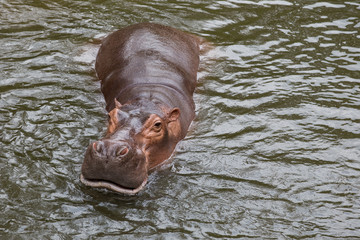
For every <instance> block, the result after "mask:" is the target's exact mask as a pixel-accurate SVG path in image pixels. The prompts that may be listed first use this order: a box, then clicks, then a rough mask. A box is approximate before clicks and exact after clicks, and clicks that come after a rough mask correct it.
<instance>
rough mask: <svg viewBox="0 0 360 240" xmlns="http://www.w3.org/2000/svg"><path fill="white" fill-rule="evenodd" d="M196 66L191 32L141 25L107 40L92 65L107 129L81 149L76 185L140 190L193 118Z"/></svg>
mask: <svg viewBox="0 0 360 240" xmlns="http://www.w3.org/2000/svg"><path fill="white" fill-rule="evenodd" d="M198 67H199V38H197V37H195V36H194V35H192V34H188V33H185V32H182V31H180V30H177V29H174V28H172V27H168V26H163V25H159V24H154V23H140V24H135V25H131V26H128V27H125V28H122V29H120V30H118V31H115V32H113V33H111V34H110V35H108V36H107V37H106V38H105V39H104V40H103V42H102V44H101V46H100V48H99V51H98V54H97V57H96V63H95V70H96V74H97V76H98V78H99V79H100V81H101V91H102V93H103V95H104V98H105V102H106V111H107V112H108V126H107V131H106V134H105V136H104V137H103V138H101V139H100V140H98V141H95V142H93V143H91V144H90V145H89V146H88V148H87V150H86V152H85V158H84V161H83V164H82V167H81V175H80V180H81V182H82V183H84V184H85V185H87V186H91V187H100V188H107V189H110V190H112V191H115V192H118V193H123V194H129V195H133V194H136V193H138V192H139V191H140V190H141V189H143V188H144V186H145V185H146V183H147V179H148V174H149V172H150V171H151V170H152V169H154V168H155V167H157V166H158V165H160V164H161V163H163V162H164V161H165V160H167V159H168V158H169V157H170V156H171V154H172V153H173V151H174V149H175V147H176V145H177V143H178V142H179V141H180V140H182V139H183V138H184V137H185V136H186V134H187V131H188V128H189V125H190V124H191V122H192V120H193V119H194V116H195V104H194V101H193V93H194V89H195V86H196V80H197V71H198Z"/></svg>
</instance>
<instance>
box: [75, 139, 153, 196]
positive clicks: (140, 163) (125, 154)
mask: <svg viewBox="0 0 360 240" xmlns="http://www.w3.org/2000/svg"><path fill="white" fill-rule="evenodd" d="M147 171H148V169H147V161H146V156H145V154H144V153H143V152H142V151H141V150H140V149H139V148H137V147H133V146H131V145H130V144H129V143H127V142H125V141H115V140H110V139H104V140H100V141H96V142H94V143H92V144H90V145H89V147H88V149H87V151H86V153H85V159H84V162H83V165H82V167H81V174H82V176H81V181H82V182H83V183H84V184H85V185H88V186H92V187H105V188H109V189H111V190H115V191H117V192H125V193H127V194H128V192H126V191H132V190H134V189H138V188H139V187H141V186H143V185H145V183H146V180H147ZM109 186H110V187H109ZM139 190H140V189H139Z"/></svg>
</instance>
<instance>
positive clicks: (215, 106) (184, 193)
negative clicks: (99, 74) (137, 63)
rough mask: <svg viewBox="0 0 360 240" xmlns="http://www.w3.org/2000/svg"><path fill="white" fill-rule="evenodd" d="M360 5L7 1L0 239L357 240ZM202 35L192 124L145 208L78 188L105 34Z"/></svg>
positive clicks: (140, 198)
mask: <svg viewBox="0 0 360 240" xmlns="http://www.w3.org/2000/svg"><path fill="white" fill-rule="evenodd" d="M359 16H360V2H359V1H331V2H326V1H322V2H317V1H283V0H278V1H255V0H249V1H248V0H246V1H245V0H244V1H242V0H229V1H220V0H218V1H151V2H150V3H149V2H148V1H115V0H109V1H100V0H96V1H95V0H93V1H73V0H72V1H70V0H56V1H54V0H52V1H29V0H26V1H25V0H11V1H10V0H1V1H0V23H1V25H0V53H1V55H0V69H1V72H0V94H1V97H0V132H1V136H0V147H1V151H0V164H1V165H0V199H1V201H0V212H1V213H2V216H1V218H0V238H1V239H231V238H235V239H239V238H244V239H251V238H254V239H324V238H325V239H360V191H359V190H360V128H359V126H360V124H359V123H360V97H359V96H360V95H359V94H360V88H359V86H360V84H359V82H360V35H359V28H360V20H359ZM143 21H152V22H158V23H163V24H166V25H169V26H173V27H176V28H180V29H182V30H185V31H188V32H192V33H194V34H196V35H199V36H202V37H204V38H206V39H207V40H208V41H209V42H211V43H212V44H213V49H212V50H211V51H210V52H208V53H207V54H206V55H205V56H203V57H202V63H201V68H200V71H199V81H198V87H197V90H196V93H195V96H194V98H195V102H196V105H197V112H196V113H197V117H196V119H195V121H194V122H193V125H192V127H191V129H190V131H189V133H188V135H187V138H186V139H185V140H184V141H182V142H180V143H179V145H178V147H177V151H176V154H175V155H174V156H173V157H172V159H171V160H170V161H169V162H168V163H167V164H166V165H165V166H163V167H162V168H161V169H159V170H158V171H155V172H154V173H152V175H151V176H150V183H149V184H148V185H147V187H146V189H145V190H144V191H143V192H141V193H140V194H138V195H137V196H133V197H127V196H122V195H118V194H115V193H111V192H108V191H98V190H94V189H90V188H88V187H85V186H83V185H82V184H81V183H80V181H79V173H80V167H81V163H82V158H83V155H84V152H85V149H86V146H87V144H88V143H89V141H93V140H96V139H98V138H99V137H101V136H102V135H103V134H104V133H105V131H106V127H105V123H106V116H105V110H104V107H105V104H104V100H103V97H102V95H101V92H100V90H99V82H98V81H97V79H96V76H95V72H94V69H93V63H94V58H95V55H96V49H97V47H98V42H99V39H101V37H102V36H104V35H106V34H108V33H110V32H111V31H114V30H116V29H118V28H121V27H123V26H126V25H129V24H132V23H136V22H143Z"/></svg>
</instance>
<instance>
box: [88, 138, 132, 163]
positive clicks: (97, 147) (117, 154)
mask: <svg viewBox="0 0 360 240" xmlns="http://www.w3.org/2000/svg"><path fill="white" fill-rule="evenodd" d="M92 151H93V152H94V154H98V155H99V156H100V157H103V158H104V159H107V158H108V157H114V158H123V157H125V156H126V155H127V153H128V152H129V146H128V145H127V144H126V143H124V142H119V141H112V140H104V141H97V142H94V143H93V144H92Z"/></svg>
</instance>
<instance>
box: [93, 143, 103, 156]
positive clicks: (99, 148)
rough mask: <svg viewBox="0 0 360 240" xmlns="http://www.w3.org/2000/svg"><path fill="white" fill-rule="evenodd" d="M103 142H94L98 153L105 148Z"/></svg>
mask: <svg viewBox="0 0 360 240" xmlns="http://www.w3.org/2000/svg"><path fill="white" fill-rule="evenodd" d="M103 147H104V146H103V143H102V142H100V141H99V142H94V143H93V149H94V150H95V151H96V152H98V153H101V152H102V150H103Z"/></svg>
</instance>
